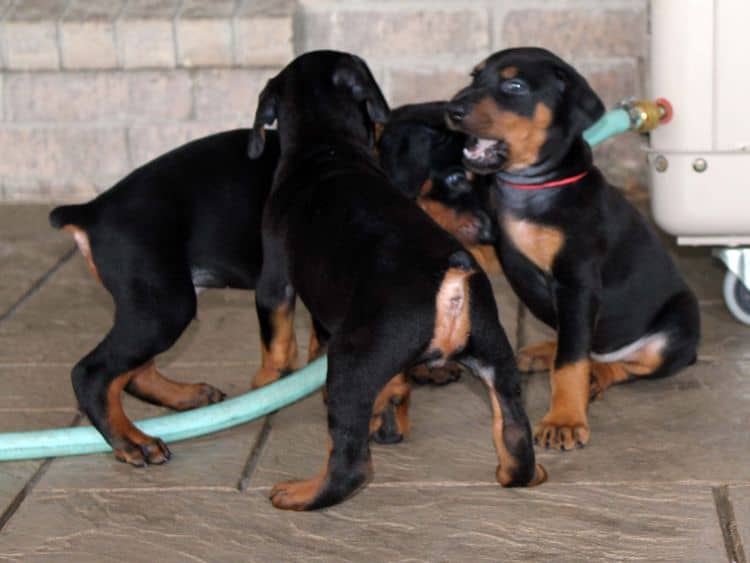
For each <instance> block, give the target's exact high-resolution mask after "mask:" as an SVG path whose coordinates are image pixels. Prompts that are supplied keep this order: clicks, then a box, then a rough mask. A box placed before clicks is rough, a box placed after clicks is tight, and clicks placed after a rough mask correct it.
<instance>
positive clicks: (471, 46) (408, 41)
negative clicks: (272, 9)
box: [302, 3, 489, 57]
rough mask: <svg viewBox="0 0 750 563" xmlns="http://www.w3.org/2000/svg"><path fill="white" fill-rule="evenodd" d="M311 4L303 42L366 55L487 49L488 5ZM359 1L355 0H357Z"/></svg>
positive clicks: (306, 45)
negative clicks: (323, 5) (334, 7)
mask: <svg viewBox="0 0 750 563" xmlns="http://www.w3.org/2000/svg"><path fill="white" fill-rule="evenodd" d="M350 6H352V5H351V4H347V8H344V7H343V6H337V7H336V9H332V10H327V9H325V7H314V5H313V6H312V7H310V9H308V10H306V11H305V13H304V16H303V17H304V20H303V21H304V24H303V25H304V30H303V38H302V47H303V49H304V50H306V51H307V50H311V49H322V48H331V49H340V50H344V51H352V52H354V53H357V54H358V55H361V56H363V57H378V56H390V57H394V56H395V57H403V56H407V55H408V56H414V55H435V54H451V55H459V54H465V53H472V54H476V56H477V57H479V56H480V55H481V54H486V51H487V50H488V49H489V26H488V19H489V18H488V16H487V12H486V11H485V10H484V9H478V8H463V7H460V6H456V7H455V8H454V7H452V6H450V5H442V4H441V5H440V7H434V8H433V7H430V6H429V5H425V6H424V7H422V6H419V7H414V6H411V5H407V6H404V7H400V6H398V5H394V4H382V3H381V4H378V7H379V8H380V9H375V7H374V6H371V5H364V6H363V7H362V8H360V9H349V7H350ZM354 6H356V5H354Z"/></svg>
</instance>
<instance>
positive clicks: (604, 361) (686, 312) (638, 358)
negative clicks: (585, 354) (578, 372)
mask: <svg viewBox="0 0 750 563" xmlns="http://www.w3.org/2000/svg"><path fill="white" fill-rule="evenodd" d="M647 334H648V336H646V337H644V338H642V339H641V340H639V341H638V342H636V344H635V345H630V346H626V347H625V348H623V349H621V350H618V351H615V352H612V353H608V354H601V355H598V354H592V357H593V360H594V361H593V362H592V363H591V388H590V397H591V400H594V399H598V398H600V397H601V396H602V393H604V391H605V390H606V389H607V388H609V387H611V386H612V385H617V384H619V383H625V382H628V381H635V380H636V379H640V378H658V377H667V376H669V375H673V374H675V373H676V372H677V371H679V370H680V369H682V368H683V367H685V366H687V365H690V364H691V363H693V362H694V361H695V358H696V349H697V346H698V341H699V340H700V313H699V311H698V303H697V301H696V300H695V297H694V296H693V295H692V293H690V292H689V291H687V290H686V291H684V292H683V293H679V294H677V295H676V296H675V297H673V298H672V299H670V300H669V301H667V303H666V304H665V305H664V307H662V310H661V311H660V312H659V314H658V315H657V316H656V318H655V319H654V322H653V323H652V324H651V326H650V327H649V329H648V331H647Z"/></svg>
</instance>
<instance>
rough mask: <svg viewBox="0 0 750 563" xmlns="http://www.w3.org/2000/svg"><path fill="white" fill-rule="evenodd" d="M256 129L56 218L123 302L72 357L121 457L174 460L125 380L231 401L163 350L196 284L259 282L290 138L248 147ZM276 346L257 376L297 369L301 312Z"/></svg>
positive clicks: (195, 400)
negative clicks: (137, 408)
mask: <svg viewBox="0 0 750 563" xmlns="http://www.w3.org/2000/svg"><path fill="white" fill-rule="evenodd" d="M248 135H249V129H238V130H234V131H228V132H225V133H219V134H216V135H212V136H209V137H206V138H203V139H199V140H196V141H193V142H191V143H188V144H186V145H183V146H182V147H179V148H177V149H175V150H173V151H171V152H169V153H166V154H164V155H162V156H160V157H158V158H156V159H155V160H152V161H151V162H149V163H147V164H145V165H144V166H142V167H140V168H138V169H137V170H135V171H133V172H132V173H131V174H130V175H128V176H127V177H125V178H124V179H123V180H121V181H120V182H118V183H117V184H116V185H115V186H113V187H112V188H110V189H109V190H108V191H106V192H104V193H102V194H101V195H99V196H98V197H96V198H95V199H93V200H92V201H90V202H88V203H85V204H82V205H69V206H63V207H58V208H57V209H55V210H53V211H52V213H51V214H50V222H51V224H52V226H53V227H55V228H63V229H65V230H67V231H70V232H71V233H72V234H73V236H74V238H75V241H76V243H77V244H78V247H79V249H80V251H81V253H82V254H83V255H84V257H85V258H86V261H87V263H88V266H89V269H90V271H91V274H92V275H93V276H94V278H95V279H96V280H98V281H99V282H100V283H101V284H102V285H103V286H104V287H105V288H106V289H107V290H108V291H109V292H110V293H111V294H112V298H113V300H114V303H115V320H114V326H113V327H112V328H111V330H110V331H109V333H108V334H107V335H106V336H105V337H104V339H103V340H102V341H101V342H100V343H99V344H98V345H97V346H96V348H94V350H92V351H91V352H90V353H89V354H87V355H86V356H85V357H84V358H83V359H81V360H80V361H79V362H78V364H76V366H75V367H74V368H73V372H72V380H73V388H74V389H75V393H76V397H77V398H78V402H79V404H80V407H81V409H82V410H83V412H85V413H86V415H87V416H88V417H89V419H90V420H91V422H92V423H93V424H94V426H95V427H96V428H97V429H98V430H99V432H101V433H102V435H103V436H104V438H105V439H106V440H107V442H109V444H110V445H111V446H112V449H113V450H114V455H115V457H116V458H117V459H119V460H121V461H125V462H128V463H131V464H133V465H136V466H143V465H146V464H159V463H164V462H165V461H167V460H168V459H169V457H170V453H169V449H168V448H167V446H166V445H165V444H164V442H162V441H161V440H159V439H158V438H154V437H151V436H147V435H146V434H144V433H142V432H141V431H140V430H138V429H137V428H136V427H135V426H134V425H133V424H132V422H131V421H130V420H129V419H128V418H127V416H126V415H125V413H124V412H123V409H122V405H121V402H120V394H121V392H122V391H123V390H125V391H126V392H128V393H130V394H131V395H134V396H136V397H138V398H140V399H143V400H145V401H148V402H150V403H155V404H158V405H163V406H165V407H170V408H173V409H177V410H185V409H191V408H195V407H199V406H203V405H207V404H210V403H214V402H217V401H220V400H221V399H222V398H223V397H224V394H223V393H222V392H221V391H219V390H218V389H216V388H214V387H212V386H210V385H207V384H205V383H199V384H186V383H178V382H175V381H171V380H169V379H167V378H166V377H164V376H163V375H162V374H161V373H160V372H159V371H157V369H156V367H155V364H154V357H155V356H156V355H157V354H159V353H161V352H163V351H165V350H167V349H168V348H170V347H171V346H172V345H173V344H174V342H175V341H176V340H177V338H178V337H179V336H180V334H182V332H183V330H184V329H185V328H186V327H187V325H188V324H189V323H190V321H191V320H192V319H193V318H194V317H195V312H196V289H197V288H201V287H233V288H239V289H253V288H254V287H255V283H256V280H257V278H258V275H259V273H260V269H261V263H262V259H261V258H262V254H261V234H260V233H261V229H260V221H261V216H262V209H263V204H264V203H265V201H266V198H267V196H268V193H269V191H270V188H271V182H272V178H273V172H274V169H275V167H276V164H277V162H278V157H279V140H278V136H277V135H276V134H275V132H274V133H270V134H269V135H268V143H267V151H266V152H265V153H264V154H263V157H262V158H260V159H258V160H255V161H251V160H250V159H248V157H247V139H248ZM275 328H276V330H277V331H278V332H279V333H280V336H279V337H278V338H277V339H276V340H277V341H281V342H283V346H282V345H277V346H276V347H275V348H274V349H273V350H271V351H269V350H266V349H264V350H263V367H262V368H261V370H260V371H259V374H258V375H256V379H255V382H256V386H257V384H258V383H259V380H260V382H263V381H264V380H265V379H267V373H268V372H275V371H276V370H282V369H283V370H289V369H292V367H293V366H294V363H295V361H296V353H297V349H296V340H295V338H294V332H293V325H292V324H291V322H287V323H279V324H278V325H277V326H276V327H275Z"/></svg>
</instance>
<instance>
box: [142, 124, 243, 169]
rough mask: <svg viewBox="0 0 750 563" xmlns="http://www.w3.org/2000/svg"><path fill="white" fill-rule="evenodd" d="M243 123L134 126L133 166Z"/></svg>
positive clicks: (240, 125)
mask: <svg viewBox="0 0 750 563" xmlns="http://www.w3.org/2000/svg"><path fill="white" fill-rule="evenodd" d="M242 126H245V127H247V124H246V123H242V122H216V121H211V122H196V121H191V122H183V123H169V124H164V125H149V124H143V125H134V126H133V127H131V128H130V130H129V131H128V145H129V149H130V156H131V159H132V162H133V166H134V167H136V166H141V165H142V164H145V163H146V162H148V161H149V160H152V159H154V158H156V157H157V156H159V155H161V154H164V153H165V152H167V151H169V150H172V149H174V148H176V147H178V146H180V145H182V144H184V143H187V142H188V141H191V140H193V139H197V138H199V137H204V136H206V135H210V134H211V133H218V132H220V131H226V130H228V129H234V128H237V127H242Z"/></svg>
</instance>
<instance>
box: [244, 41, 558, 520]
mask: <svg viewBox="0 0 750 563" xmlns="http://www.w3.org/2000/svg"><path fill="white" fill-rule="evenodd" d="M387 115H388V107H387V104H386V102H385V100H384V99H383V96H382V94H381V92H380V89H379V88H378V86H377V84H376V83H375V81H374V79H373V77H372V75H371V73H370V71H369V69H368V68H367V66H366V64H365V63H364V62H363V61H362V60H361V59H359V58H358V57H355V56H353V55H349V54H346V53H340V52H335V51H315V52H310V53H306V54H304V55H301V56H300V57H298V58H297V59H295V60H294V61H292V62H291V63H290V64H289V65H288V66H287V67H286V68H284V69H283V70H282V71H281V72H280V73H279V74H278V75H277V76H276V77H274V78H272V79H271V80H270V81H269V82H268V84H267V85H266V87H265V88H264V90H263V92H262V93H261V95H260V98H259V101H258V107H257V112H256V115H255V124H254V128H253V133H252V136H253V138H252V139H251V142H250V155H251V156H253V157H260V156H261V155H262V153H263V152H264V147H265V140H264V132H263V126H264V125H270V124H271V123H273V122H274V121H276V120H278V130H279V135H280V138H281V159H280V162H279V167H278V169H277V171H276V175H275V178H274V184H273V188H272V192H271V195H270V196H269V199H268V202H267V204H266V207H265V210H264V216H263V224H262V225H263V227H262V229H263V254H264V256H273V257H274V259H273V260H265V261H264V264H263V269H262V271H261V275H260V279H259V280H258V284H257V287H256V302H257V303H258V307H259V308H265V309H266V310H267V311H268V314H273V312H275V311H282V312H283V311H285V310H286V309H288V307H289V304H290V302H291V300H292V299H293V297H294V295H295V294H297V293H298V294H299V296H300V297H301V299H302V301H303V302H304V303H305V305H306V306H307V308H308V310H309V311H310V312H311V314H312V316H313V317H314V319H315V325H316V329H317V334H318V338H319V340H320V342H321V344H324V345H326V346H327V348H328V374H327V382H326V388H327V392H328V403H327V408H328V430H329V434H330V442H329V447H328V458H327V461H326V463H325V466H324V468H323V470H322V471H321V473H320V474H319V475H317V476H316V477H313V478H312V479H308V480H304V481H291V482H285V483H278V484H277V485H276V486H275V487H274V488H273V490H272V491H271V501H272V503H273V504H274V506H276V507H278V508H283V509H293V510H309V509H315V508H322V507H325V506H330V505H332V504H336V503H338V502H340V501H341V500H343V499H345V498H346V497H348V496H350V495H351V494H353V493H354V492H355V491H356V490H357V489H359V488H360V487H361V486H363V485H364V483H365V481H366V480H367V479H368V477H369V476H370V474H371V472H372V469H371V459H370V448H369V443H368V429H369V428H368V427H369V420H370V417H371V411H372V410H373V403H374V402H375V400H376V396H377V395H378V392H379V391H380V390H381V389H382V388H383V386H384V385H386V383H388V381H389V380H390V379H391V378H392V377H393V374H394V373H401V372H402V371H403V370H404V369H406V368H408V367H409V366H411V365H414V364H416V363H419V362H423V361H432V362H433V363H440V362H443V361H445V360H446V359H449V358H457V359H460V360H461V361H463V362H464V363H466V364H468V365H469V366H471V367H472V368H474V369H475V370H476V372H477V373H478V374H479V375H480V376H481V377H482V378H483V379H484V381H485V382H486V383H487V386H488V388H489V390H490V400H491V403H492V406H493V415H494V424H493V435H494V439H495V445H496V448H497V451H498V457H499V461H500V464H499V467H498V468H497V472H496V475H497V478H498V480H499V481H500V483H502V484H503V485H532V484H537V483H539V482H541V481H543V480H544V479H545V477H546V474H545V472H544V470H543V469H542V468H541V466H536V465H535V463H534V451H533V445H532V443H531V429H530V427H529V425H528V420H527V418H526V414H525V413H524V411H523V407H522V405H521V397H520V387H519V382H518V374H517V370H516V366H515V362H514V359H513V354H512V351H511V349H510V345H509V344H508V340H507V338H506V336H505V333H504V332H503V330H502V327H501V326H500V323H499V321H498V316H497V308H496V305H495V302H494V298H493V294H492V289H491V287H490V284H489V280H488V279H487V277H486V276H485V275H484V274H483V273H482V272H481V270H480V268H479V266H478V264H477V263H476V261H475V260H474V259H473V258H472V257H471V255H470V254H469V253H468V252H467V251H466V250H464V249H463V247H462V246H461V245H460V243H458V241H456V240H455V239H454V238H453V237H451V236H450V235H449V234H448V233H446V232H445V231H443V230H442V229H440V228H439V227H438V226H437V225H436V224H435V223H434V222H433V221H432V220H430V219H429V217H427V215H425V214H424V213H423V212H422V211H420V210H419V208H418V207H417V206H416V205H414V203H413V202H411V201H410V200H409V199H408V198H407V197H405V196H404V195H403V194H402V193H400V192H399V190H398V189H396V188H395V187H394V186H393V185H392V184H391V183H390V182H389V181H388V179H387V177H386V176H385V174H384V173H383V171H382V169H381V168H380V166H379V165H378V163H377V162H376V160H375V155H374V151H373V149H374V141H375V131H374V129H375V127H374V124H375V123H383V122H385V121H386V119H387Z"/></svg>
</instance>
